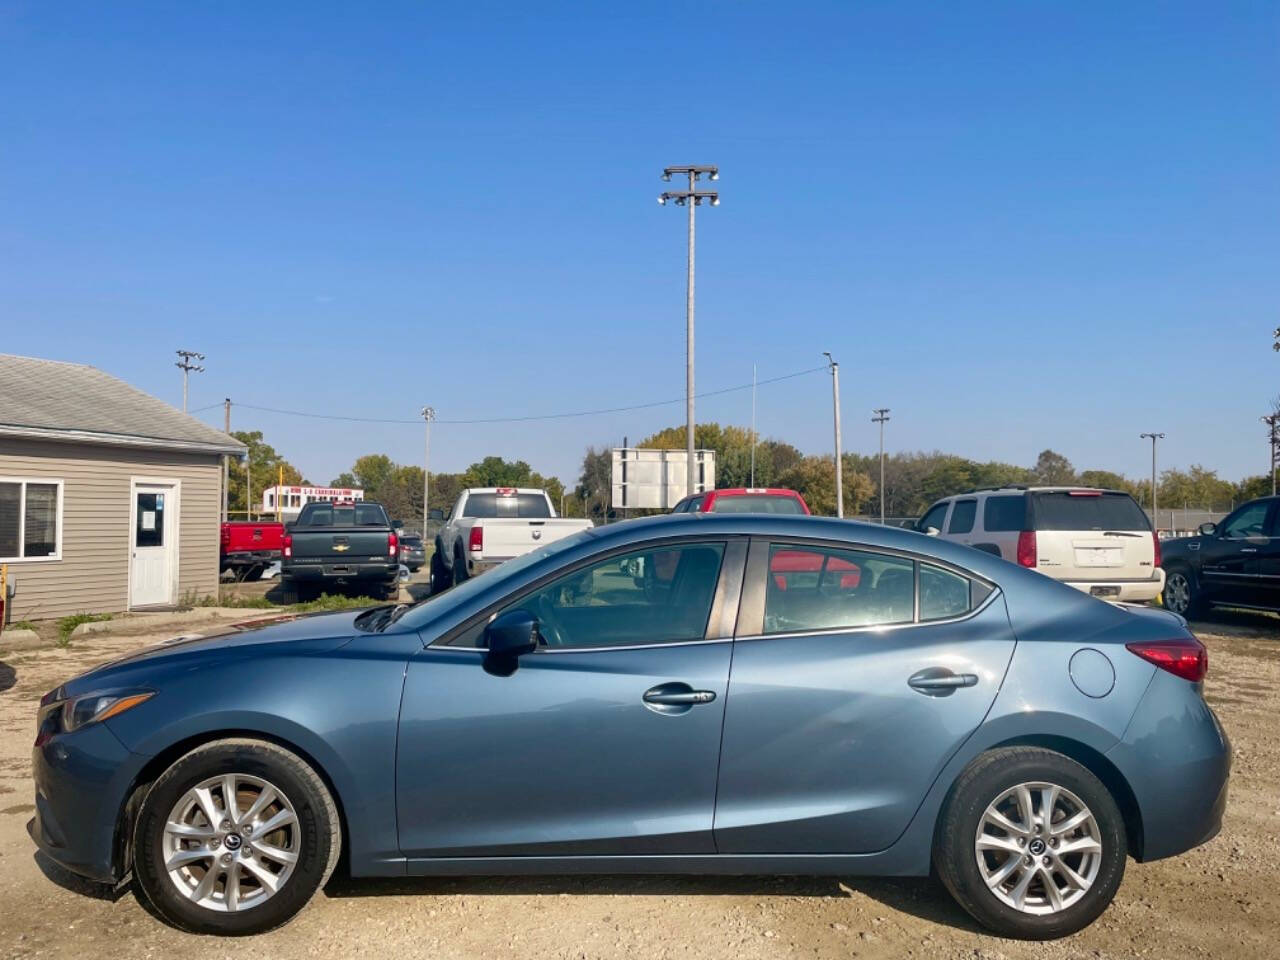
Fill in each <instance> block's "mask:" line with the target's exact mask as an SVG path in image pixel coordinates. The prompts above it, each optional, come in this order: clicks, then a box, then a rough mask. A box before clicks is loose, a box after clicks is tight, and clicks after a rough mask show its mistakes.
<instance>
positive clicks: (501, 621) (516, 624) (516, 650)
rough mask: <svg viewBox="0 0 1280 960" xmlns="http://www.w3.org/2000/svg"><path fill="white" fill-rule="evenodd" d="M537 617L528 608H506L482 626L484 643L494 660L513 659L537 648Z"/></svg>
mask: <svg viewBox="0 0 1280 960" xmlns="http://www.w3.org/2000/svg"><path fill="white" fill-rule="evenodd" d="M539 639H541V634H540V633H539V632H538V618H537V617H535V616H534V615H533V614H532V613H530V612H529V611H528V610H508V611H507V612H506V613H503V614H499V615H498V616H497V617H495V618H494V619H493V621H492V622H491V623H490V624H489V625H488V626H487V627H485V628H484V645H485V646H486V647H487V648H488V649H489V656H490V658H492V659H495V660H515V659H516V658H517V657H522V656H524V655H525V654H526V653H533V651H534V650H536V649H537V648H538V641H539Z"/></svg>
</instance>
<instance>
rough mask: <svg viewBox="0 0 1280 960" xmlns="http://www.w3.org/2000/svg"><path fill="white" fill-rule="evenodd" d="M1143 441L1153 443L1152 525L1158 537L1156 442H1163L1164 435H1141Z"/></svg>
mask: <svg viewBox="0 0 1280 960" xmlns="http://www.w3.org/2000/svg"><path fill="white" fill-rule="evenodd" d="M1138 436H1139V437H1141V438H1142V439H1143V440H1150V441H1151V523H1152V525H1153V526H1154V527H1155V532H1156V537H1157V538H1158V537H1159V536H1160V514H1159V513H1157V512H1156V441H1157V440H1163V439H1164V434H1163V433H1140V434H1138Z"/></svg>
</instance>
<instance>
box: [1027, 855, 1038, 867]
mask: <svg viewBox="0 0 1280 960" xmlns="http://www.w3.org/2000/svg"><path fill="white" fill-rule="evenodd" d="M1035 862H1036V861H1035V858H1034V857H1027V866H1028V867H1029V866H1031V865H1032V864H1033V863H1035Z"/></svg>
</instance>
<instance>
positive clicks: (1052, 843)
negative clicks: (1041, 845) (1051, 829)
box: [1049, 837, 1058, 847]
mask: <svg viewBox="0 0 1280 960" xmlns="http://www.w3.org/2000/svg"><path fill="white" fill-rule="evenodd" d="M1057 845H1058V838H1057V837H1051V838H1050V840H1049V846H1051V847H1056V846H1057Z"/></svg>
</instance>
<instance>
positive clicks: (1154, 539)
mask: <svg viewBox="0 0 1280 960" xmlns="http://www.w3.org/2000/svg"><path fill="white" fill-rule="evenodd" d="M1151 540H1152V542H1153V543H1154V544H1155V548H1156V558H1155V561H1154V562H1153V563H1152V566H1156V567H1158V566H1160V534H1158V533H1156V532H1155V531H1154V530H1152V531H1151Z"/></svg>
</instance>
